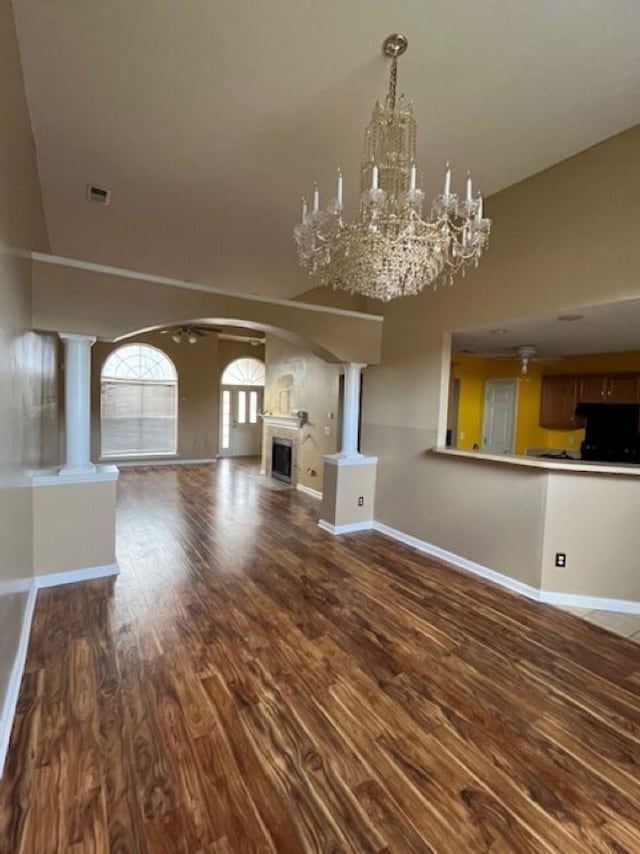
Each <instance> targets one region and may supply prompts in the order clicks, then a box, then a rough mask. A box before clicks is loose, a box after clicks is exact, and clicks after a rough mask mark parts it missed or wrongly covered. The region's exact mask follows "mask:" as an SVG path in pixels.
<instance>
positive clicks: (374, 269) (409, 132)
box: [294, 35, 491, 302]
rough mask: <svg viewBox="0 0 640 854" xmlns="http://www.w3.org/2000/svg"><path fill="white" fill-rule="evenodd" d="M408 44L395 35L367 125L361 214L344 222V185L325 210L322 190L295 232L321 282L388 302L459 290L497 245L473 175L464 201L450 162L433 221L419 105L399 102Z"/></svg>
mask: <svg viewBox="0 0 640 854" xmlns="http://www.w3.org/2000/svg"><path fill="white" fill-rule="evenodd" d="M406 49H407V39H406V38H405V37H404V36H402V35H392V36H389V37H388V38H387V39H385V42H384V45H383V50H384V53H385V55H386V56H388V57H390V58H391V73H390V77H389V91H388V93H387V97H386V100H385V102H384V104H380V103H379V102H376V105H375V107H374V108H373V114H372V116H371V121H370V122H369V125H368V126H367V129H366V133H365V140H364V151H363V155H362V162H361V169H360V187H361V194H360V213H359V217H358V219H357V220H355V221H354V222H346V221H345V220H344V219H343V179H342V173H341V171H340V170H338V180H337V192H336V197H335V198H334V199H332V200H331V201H330V202H329V204H328V205H326V207H325V208H321V207H320V190H319V187H318V185H317V184H314V189H313V199H312V204H311V208H310V207H309V205H308V202H307V200H306V198H304V197H303V199H302V221H301V222H300V223H298V225H296V227H295V228H294V238H295V242H296V246H297V249H298V259H299V261H300V264H301V266H302V267H305V268H306V269H307V270H308V272H309V274H310V275H312V276H314V277H316V278H317V279H318V280H319V281H320V283H321V284H323V285H329V286H331V287H333V288H340V289H342V290H345V291H348V292H349V293H353V294H362V295H364V296H367V297H373V298H375V299H380V300H383V301H385V302H387V301H389V300H392V299H395V298H396V297H402V296H410V295H412V294H417V293H419V292H420V291H421V290H422V289H423V288H424V287H425V286H427V285H430V286H432V287H433V288H434V290H435V289H436V288H437V286H438V284H441V283H448V284H453V279H454V276H456V275H457V274H458V273H462V275H463V276H464V274H465V270H466V268H467V267H468V266H469V265H474V266H477V265H478V262H479V260H480V257H481V256H482V253H483V251H484V250H485V249H486V247H487V244H488V242H489V232H490V230H491V220H490V219H487V218H486V217H485V216H484V212H483V201H482V195H481V194H480V193H478V194H476V195H475V196H474V194H473V187H472V181H471V175H470V174H469V173H468V174H467V180H466V187H465V195H464V198H459V197H458V196H457V195H456V194H455V193H453V192H452V186H451V168H450V167H449V164H448V163H447V167H446V171H445V179H444V188H443V193H442V194H441V195H439V196H437V197H436V198H435V199H434V200H433V202H432V205H431V210H430V213H429V215H428V217H425V215H424V212H423V209H424V201H425V199H424V191H423V190H422V189H421V188H420V186H419V183H422V181H421V180H419V177H420V176H419V173H418V170H417V165H416V123H415V119H414V117H413V104H412V102H410V101H408V102H407V101H405V100H404V96H403V95H400V97H399V98H397V97H396V87H397V73H398V71H397V63H398V57H399V56H401V55H402V54H403V53H404V52H405V50H406Z"/></svg>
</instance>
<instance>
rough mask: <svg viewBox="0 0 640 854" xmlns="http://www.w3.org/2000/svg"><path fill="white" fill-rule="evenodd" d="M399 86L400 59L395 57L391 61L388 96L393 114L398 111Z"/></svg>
mask: <svg viewBox="0 0 640 854" xmlns="http://www.w3.org/2000/svg"><path fill="white" fill-rule="evenodd" d="M397 86H398V57H397V56H394V57H393V59H392V60H391V72H390V74H389V92H388V94H387V101H388V102H389V107H390V110H391V112H392V113H393V112H395V109H396V89H397Z"/></svg>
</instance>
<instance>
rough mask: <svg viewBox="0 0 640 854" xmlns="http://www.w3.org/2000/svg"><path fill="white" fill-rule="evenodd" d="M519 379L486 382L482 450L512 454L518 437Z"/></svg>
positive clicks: (489, 452) (488, 452)
mask: <svg viewBox="0 0 640 854" xmlns="http://www.w3.org/2000/svg"><path fill="white" fill-rule="evenodd" d="M517 396H518V381H517V380H487V381H486V382H485V384H484V416H483V423H482V437H483V440H482V450H483V451H485V453H487V454H512V453H513V450H514V445H515V437H516V406H517Z"/></svg>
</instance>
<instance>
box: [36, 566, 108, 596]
mask: <svg viewBox="0 0 640 854" xmlns="http://www.w3.org/2000/svg"><path fill="white" fill-rule="evenodd" d="M119 574H120V567H119V566H118V564H117V563H108V564H106V565H105V566H89V567H87V568H86V569H70V570H68V571H67V572H48V573H46V574H44V575H35V576H34V581H35V583H36V587H37V588H38V590H39V589H40V588H41V587H58V585H60V584H75V583H76V582H78V581H95V580H96V579H98V578H110V577H111V576H113V575H119Z"/></svg>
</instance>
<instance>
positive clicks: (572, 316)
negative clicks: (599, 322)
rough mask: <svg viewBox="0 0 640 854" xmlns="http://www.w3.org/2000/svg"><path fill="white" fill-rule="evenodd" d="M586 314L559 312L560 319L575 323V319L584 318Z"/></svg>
mask: <svg viewBox="0 0 640 854" xmlns="http://www.w3.org/2000/svg"><path fill="white" fill-rule="evenodd" d="M583 317H584V314H559V315H558V320H564V321H565V323H573V321H574V320H582V318H583Z"/></svg>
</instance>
